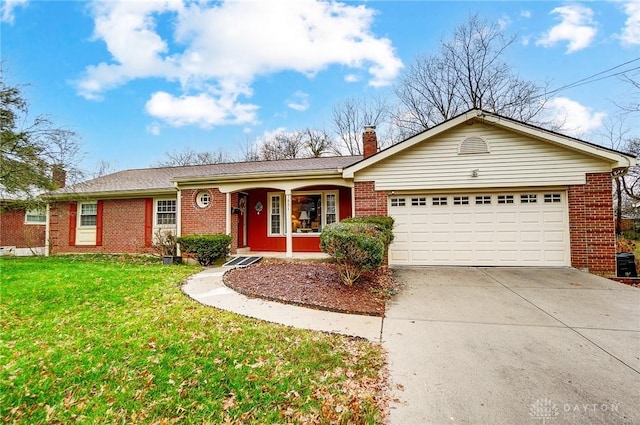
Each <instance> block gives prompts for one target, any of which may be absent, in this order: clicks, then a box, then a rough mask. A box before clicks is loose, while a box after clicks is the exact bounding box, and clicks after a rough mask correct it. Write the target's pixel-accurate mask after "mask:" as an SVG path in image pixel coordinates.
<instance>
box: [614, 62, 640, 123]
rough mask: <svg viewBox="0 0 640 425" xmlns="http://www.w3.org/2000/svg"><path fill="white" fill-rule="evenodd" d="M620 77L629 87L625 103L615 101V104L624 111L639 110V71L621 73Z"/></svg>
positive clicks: (634, 111)
mask: <svg viewBox="0 0 640 425" xmlns="http://www.w3.org/2000/svg"><path fill="white" fill-rule="evenodd" d="M621 79H622V81H623V82H625V83H626V86H627V87H628V88H629V91H628V95H627V98H626V99H627V103H624V104H618V103H616V106H618V107H619V108H620V109H621V110H622V111H624V112H626V113H632V114H634V113H638V112H640V71H635V72H628V73H625V74H622V77H621Z"/></svg>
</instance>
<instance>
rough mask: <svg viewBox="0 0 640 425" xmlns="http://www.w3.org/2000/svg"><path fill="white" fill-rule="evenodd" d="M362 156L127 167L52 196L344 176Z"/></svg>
mask: <svg viewBox="0 0 640 425" xmlns="http://www.w3.org/2000/svg"><path fill="white" fill-rule="evenodd" d="M361 159H362V157H361V156H337V157H321V158H302V159H287V160H278V161H253V162H231V163H224V164H209V165H188V166H181V167H161V168H142V169H133V170H124V171H118V172H116V173H113V174H108V175H105V176H102V177H98V178H95V179H93V180H88V181H86V182H82V183H78V184H75V185H72V186H68V187H65V188H63V189H59V190H56V191H54V192H51V193H50V194H49V196H50V197H53V198H58V197H69V196H76V195H80V196H90V195H96V194H107V195H114V196H117V195H119V194H127V195H136V194H141V195H142V194H162V193H172V192H175V191H176V188H175V184H174V182H175V181H178V180H180V181H185V180H187V181H190V180H202V179H207V180H216V179H228V178H231V177H233V178H237V179H242V178H248V177H249V176H254V177H255V176H256V175H261V176H265V177H268V176H272V177H282V176H284V175H287V174H297V173H302V172H304V173H309V174H313V173H314V172H331V173H335V174H336V175H337V176H340V174H341V173H342V169H343V168H344V167H346V166H348V165H351V164H353V163H355V162H358V161H359V160H361Z"/></svg>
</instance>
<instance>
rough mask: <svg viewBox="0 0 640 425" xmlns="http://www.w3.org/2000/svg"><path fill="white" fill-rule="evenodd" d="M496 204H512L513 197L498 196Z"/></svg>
mask: <svg viewBox="0 0 640 425" xmlns="http://www.w3.org/2000/svg"><path fill="white" fill-rule="evenodd" d="M498 204H513V195H498Z"/></svg>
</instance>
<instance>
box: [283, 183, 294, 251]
mask: <svg viewBox="0 0 640 425" xmlns="http://www.w3.org/2000/svg"><path fill="white" fill-rule="evenodd" d="M284 197H285V204H284V228H285V229H286V232H287V254H286V257H287V258H291V257H293V233H291V230H292V229H291V189H285V191H284Z"/></svg>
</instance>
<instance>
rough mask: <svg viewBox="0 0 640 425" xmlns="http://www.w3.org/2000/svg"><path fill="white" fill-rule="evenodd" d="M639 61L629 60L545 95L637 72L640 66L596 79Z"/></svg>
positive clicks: (636, 59) (639, 58)
mask: <svg viewBox="0 0 640 425" xmlns="http://www.w3.org/2000/svg"><path fill="white" fill-rule="evenodd" d="M639 60H640V56H638V57H637V58H634V59H631V60H628V61H627V62H624V63H621V64H619V65H616V66H613V67H611V68H608V69H605V70H604V71H600V72H597V73H595V74H592V75H590V76H588V77H585V78H582V79H580V80H577V81H574V82H572V83H569V84H565V85H564V86H562V87H558V88H557V89H554V90H551V91H550V92H547V93H546V94H545V95H546V96H549V95H552V94H554V93H557V92H559V91H562V90H567V89H570V88H574V87H579V86H582V85H585V84H589V83H594V82H596V81H600V80H604V79H607V78H611V77H616V76H618V75H622V74H625V73H627V72H630V71H635V70H636V69H640V66H637V67H635V68H630V69H626V70H624V71H619V72H617V73H615V74H610V75H605V76H602V77H600V78H595V77H598V76H600V75H603V74H606V73H608V72H611V71H613V70H614V69H618V68H620V67H623V66H625V65H629V64H630V63H633V62H636V61H639Z"/></svg>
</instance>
